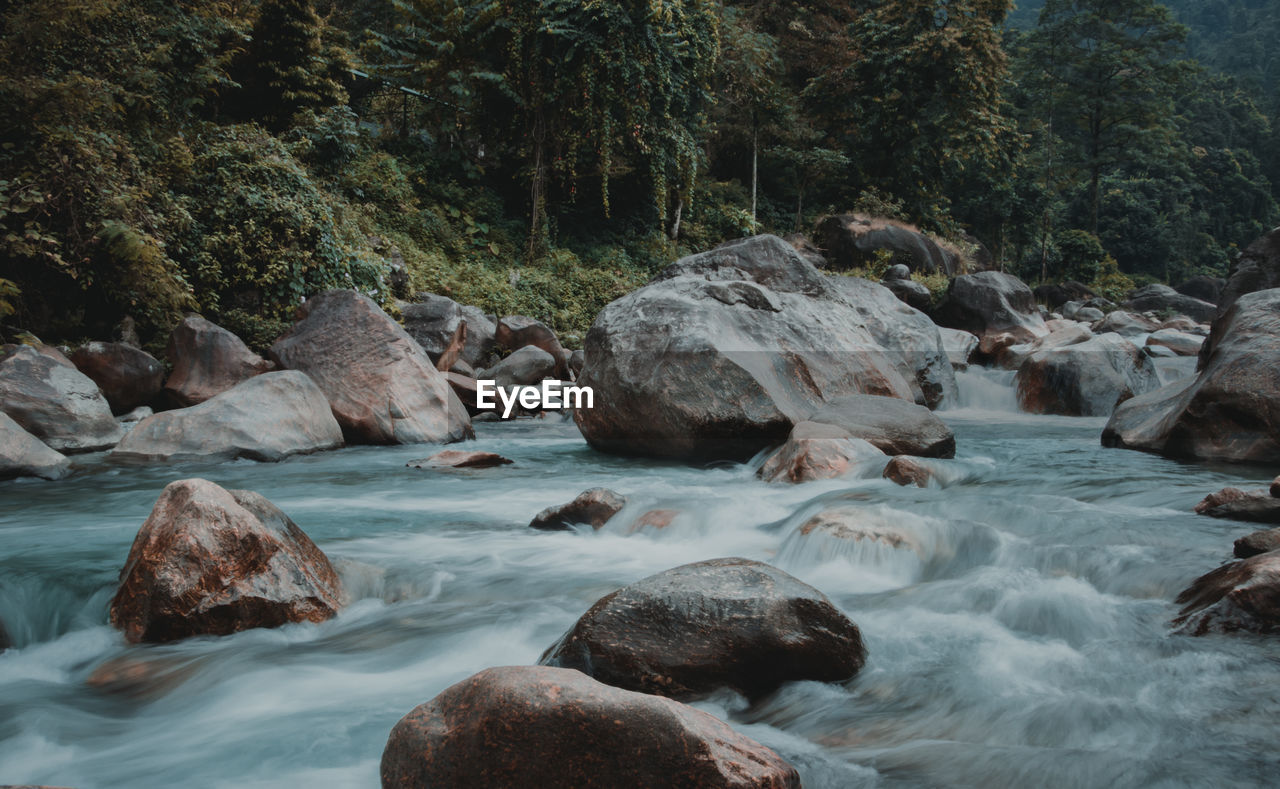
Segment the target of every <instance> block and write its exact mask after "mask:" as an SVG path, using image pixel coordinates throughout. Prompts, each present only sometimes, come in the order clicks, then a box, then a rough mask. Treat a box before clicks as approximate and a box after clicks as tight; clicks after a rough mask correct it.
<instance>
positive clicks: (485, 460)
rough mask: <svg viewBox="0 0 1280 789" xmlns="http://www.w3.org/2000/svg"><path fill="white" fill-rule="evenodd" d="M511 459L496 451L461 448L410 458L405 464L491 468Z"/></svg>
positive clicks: (421, 466) (411, 466)
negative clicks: (418, 458)
mask: <svg viewBox="0 0 1280 789" xmlns="http://www.w3.org/2000/svg"><path fill="white" fill-rule="evenodd" d="M511 462H512V461H511V460H509V459H508V458H504V457H503V456H502V455H499V454H497V453H496V452H475V451H466V450H461V449H446V450H444V451H443V452H437V453H435V454H434V455H432V456H431V457H429V458H425V459H423V460H410V461H409V462H408V463H406V464H405V465H406V466H408V467H409V468H419V469H422V468H493V467H494V466H506V465H510V464H511Z"/></svg>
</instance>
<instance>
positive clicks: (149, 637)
mask: <svg viewBox="0 0 1280 789" xmlns="http://www.w3.org/2000/svg"><path fill="white" fill-rule="evenodd" d="M341 605H342V587H341V584H340V583H339V581H338V576H337V574H336V573H335V572H334V569H333V566H332V565H331V564H330V563H329V559H328V558H327V557H326V556H325V555H324V554H323V553H322V552H321V551H320V549H319V548H317V547H316V546H315V544H314V543H313V542H311V540H310V538H308V537H307V535H306V534H305V533H303V531H302V529H300V528H298V525H297V524H295V523H294V522H293V521H292V520H290V519H289V517H288V516H287V515H285V514H284V513H283V512H281V511H280V510H279V509H278V508H276V506H275V505H273V504H272V503H271V502H269V501H267V499H265V498H263V497H262V496H261V495H259V494H257V493H254V492H253V491H247V490H236V491H228V490H224V489H223V488H221V487H219V486H217V485H215V484H213V483H212V482H209V481H207V480H203V479H185V480H179V481H178V482H172V483H170V484H169V485H168V486H167V487H166V488H165V489H164V492H163V493H161V494H160V498H159V500H158V501H156V505H155V508H154V509H152V511H151V516H150V517H149V518H147V521H146V523H144V524H142V528H141V529H140V530H139V531H138V536H137V538H135V539H134V541H133V547H132V548H131V549H130V551H129V558H128V561H126V562H125V566H124V569H123V570H122V571H121V573H120V588H119V589H118V590H117V591H116V595H115V598H114V599H112V601H111V624H112V625H114V626H115V627H118V628H120V629H121V630H123V631H124V634H125V638H126V639H128V640H129V641H131V642H134V643H138V642H143V641H174V640H177V639H181V638H187V637H188V636H197V635H226V634H229V633H235V632H238V631H241V630H247V629H249V628H254V627H279V626H280V625H283V624H287V623H289V622H322V621H324V620H326V619H328V618H329V617H331V616H333V615H334V614H335V613H336V612H337V611H338V609H339V608H340V607H341Z"/></svg>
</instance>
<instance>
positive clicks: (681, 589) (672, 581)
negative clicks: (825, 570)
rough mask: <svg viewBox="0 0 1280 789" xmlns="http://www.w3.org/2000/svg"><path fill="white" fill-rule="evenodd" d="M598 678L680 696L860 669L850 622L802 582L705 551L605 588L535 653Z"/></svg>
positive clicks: (859, 648) (836, 678)
mask: <svg viewBox="0 0 1280 789" xmlns="http://www.w3.org/2000/svg"><path fill="white" fill-rule="evenodd" d="M539 662H540V663H541V664H542V665H550V666H558V667H561V668H576V669H578V670H579V671H581V672H583V673H584V674H588V675H589V676H592V677H595V678H596V679H598V680H600V681H601V682H605V683H607V684H609V685H615V686H617V687H620V688H626V689H628V690H636V691H640V692H642V693H653V694H656V695H659V696H670V697H673V698H687V697H691V696H697V695H701V694H705V693H710V692H712V691H714V690H716V689H719V688H731V689H733V690H735V691H737V692H739V693H742V694H743V695H745V696H747V697H748V698H758V697H760V696H761V695H763V694H766V693H769V692H771V691H773V690H774V689H776V688H777V687H778V686H779V685H781V684H782V683H784V682H789V681H795V680H816V681H820V682H843V681H844V680H847V679H849V678H851V677H853V676H854V675H855V674H857V673H858V671H859V670H860V669H861V668H862V666H863V663H865V662H866V649H865V648H864V647H863V644H862V635H861V633H860V632H859V631H858V627H857V626H856V625H855V624H854V623H853V622H850V621H849V619H848V617H846V616H845V615H844V614H842V613H841V612H840V610H839V609H837V608H836V607H835V606H834V605H832V604H831V602H830V601H829V600H828V599H827V598H826V596H825V595H823V594H822V593H821V592H819V591H818V590H817V589H814V588H813V587H811V586H808V585H807V584H804V583H801V582H800V581H798V580H796V579H795V578H793V577H791V576H790V575H788V574H786V573H784V572H782V571H781V570H779V569H777V568H775V567H771V566H769V565H767V564H762V563H760V562H754V561H750V560H748V559H737V558H733V559H712V560H710V561H705V562H697V563H695V564H686V565H683V566H681V567H676V568H674V569H671V570H667V571H665V572H662V573H658V574H657V575H652V576H650V577H648V578H645V579H643V580H640V581H637V582H636V583H633V584H631V585H629V586H625V587H623V588H622V589H619V590H618V591H616V592H613V593H612V594H609V595H607V596H605V597H603V598H601V599H600V600H599V601H597V602H596V604H595V605H593V606H592V607H591V609H590V610H589V611H587V613H585V614H583V615H582V618H580V619H579V620H578V622H577V624H575V625H574V626H573V627H572V628H570V630H569V632H567V633H565V634H564V636H562V637H561V638H560V640H559V641H558V642H557V643H556V644H554V645H553V646H552V647H551V648H550V649H548V650H547V651H546V653H545V654H544V655H543V656H542V659H541V660H540V661H539Z"/></svg>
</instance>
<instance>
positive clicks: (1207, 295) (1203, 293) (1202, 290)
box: [1174, 274, 1280, 304]
mask: <svg viewBox="0 0 1280 789" xmlns="http://www.w3.org/2000/svg"><path fill="white" fill-rule="evenodd" d="M1276 284H1277V285H1280V282H1277V283H1276ZM1226 285H1227V280H1226V279H1225V278H1223V277H1209V276H1205V275H1204V274H1200V275H1197V276H1194V277H1192V278H1191V279H1189V280H1187V281H1186V282H1183V283H1182V284H1181V285H1178V286H1177V287H1175V288H1174V290H1176V291H1178V292H1179V293H1181V294H1182V295H1183V296H1190V297H1191V298H1193V299H1199V300H1200V301H1205V302H1208V303H1209V304H1217V303H1218V300H1219V299H1220V298H1222V289H1223V288H1225V287H1226Z"/></svg>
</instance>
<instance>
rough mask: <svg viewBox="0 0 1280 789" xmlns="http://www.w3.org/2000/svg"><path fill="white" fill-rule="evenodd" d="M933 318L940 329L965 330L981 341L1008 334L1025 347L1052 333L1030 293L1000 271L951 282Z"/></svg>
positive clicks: (1015, 278) (970, 275) (1028, 289)
mask: <svg viewBox="0 0 1280 789" xmlns="http://www.w3.org/2000/svg"><path fill="white" fill-rule="evenodd" d="M933 317H934V320H936V321H937V322H938V323H939V324H940V325H942V326H946V327H948V328H952V329H963V330H964V331H967V332H969V333H971V334H973V335H975V336H976V337H978V339H979V340H980V341H981V340H989V339H990V338H992V337H994V336H995V335H999V334H1009V335H1011V336H1012V338H1013V342H1014V343H1026V342H1032V341H1034V340H1035V339H1036V338H1037V337H1042V336H1044V335H1046V334H1048V333H1049V330H1048V329H1047V328H1046V327H1045V324H1044V318H1042V317H1041V316H1040V308H1039V306H1038V305H1037V304H1036V297H1035V295H1034V294H1032V292H1031V289H1030V288H1028V287H1027V286H1026V285H1025V284H1024V283H1023V282H1022V280H1020V279H1018V278H1017V277H1015V276H1013V275H1012V274H1004V273H1002V272H999V271H983V272H980V273H978V274H965V275H964V276H960V277H956V278H955V279H953V280H951V285H950V286H949V287H948V288H947V295H946V297H945V298H944V299H943V300H942V303H941V304H939V305H938V308H937V309H936V310H935V311H934V315H933Z"/></svg>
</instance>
